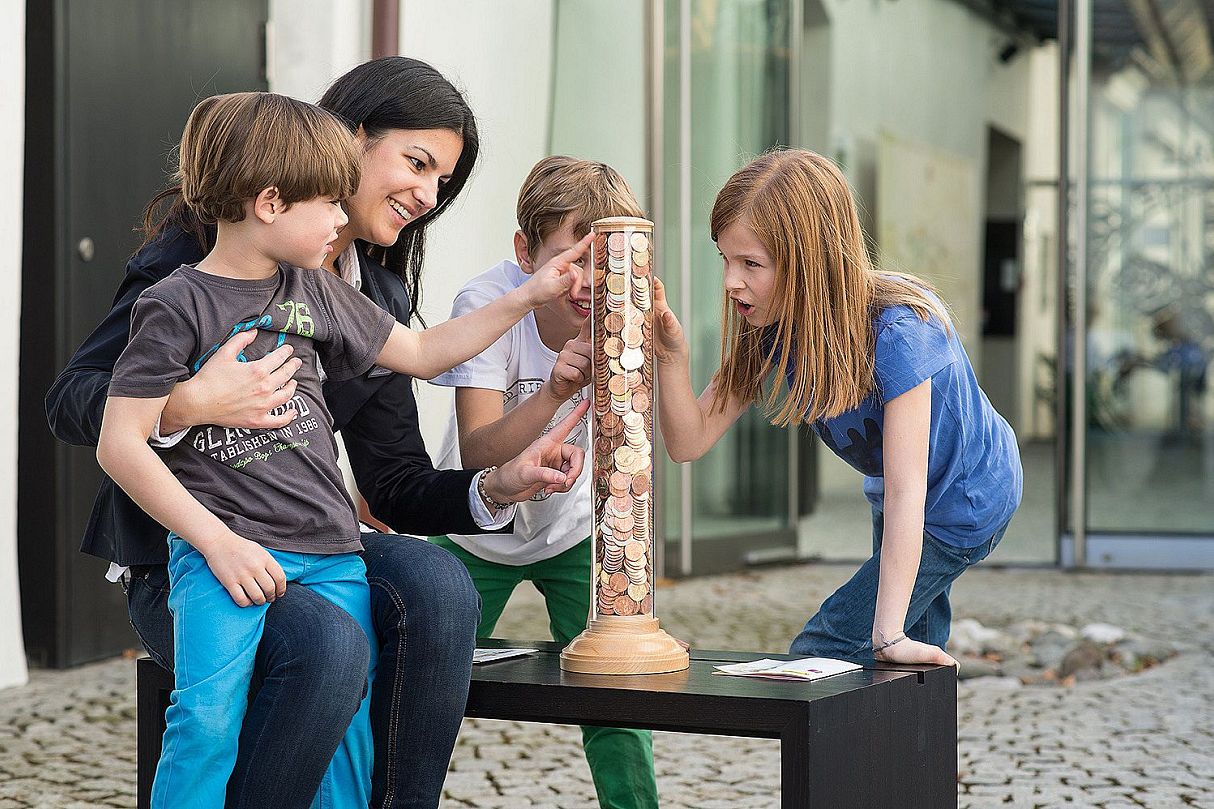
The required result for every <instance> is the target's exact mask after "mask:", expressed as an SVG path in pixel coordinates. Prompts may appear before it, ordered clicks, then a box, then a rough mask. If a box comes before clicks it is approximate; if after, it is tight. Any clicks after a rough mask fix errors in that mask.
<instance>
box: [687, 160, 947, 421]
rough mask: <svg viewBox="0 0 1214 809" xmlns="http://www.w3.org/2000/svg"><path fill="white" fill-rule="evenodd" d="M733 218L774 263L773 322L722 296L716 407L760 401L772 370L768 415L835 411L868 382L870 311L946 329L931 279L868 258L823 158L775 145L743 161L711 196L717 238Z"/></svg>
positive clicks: (841, 186) (843, 184)
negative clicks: (754, 320)
mask: <svg viewBox="0 0 1214 809" xmlns="http://www.w3.org/2000/svg"><path fill="white" fill-rule="evenodd" d="M739 220H741V221H743V222H745V223H746V224H747V225H748V226H749V227H750V228H751V230H753V232H754V234H755V236H756V237H758V239H759V241H760V242H762V243H763V246H764V247H765V248H766V249H767V252H768V253H770V254H771V257H772V258H773V259H774V261H775V264H776V266H775V270H776V284H775V293H774V295H773V301H772V304H773V307H774V311H775V313H776V322H775V323H774V324H773V325H772V326H770V327H765V328H756V327H753V326H751V325H749V324H748V323H747V322H746V321H745V319H743V318H742V316H741V315H740V314H739V313H738V312H737V311H736V310H735V308H734V307H732V306H731V305H730V301H729V299H728V297H726V299H725V301H724V304H725V305H724V314H723V315H722V320H721V368H720V370H719V371H717V376H716V398H715V399H714V401H713V407H714V408H724V407H725V405H726V402H727V401H728V400H730V399H734V400H737V401H741V402H743V403H746V404H749V403H752V402H758V401H759V400H760V398H762V397H763V382H764V380H765V379H767V377H768V376H769V375H770V374H771V372H772V371H773V370H775V371H776V372H777V374H778V376H777V378H776V380H774V384H772V386H771V391H770V392H769V393H768V394H767V396H766V399H765V401H764V406H765V407H766V408H767V412H768V415H769V416H770V417H771V419H772V424H776V425H779V426H786V425H789V424H800V423H802V422H813V421H816V420H818V419H823V418H833V417H835V416H838V415H839V414H841V413H844V412H846V411H848V410H851V409H853V408H855V407H857V406H859V404H860V403H861V402H862V401H863V400H864V399H865V398H866V397H867V396H868V395H869V394H870V393H872V391H873V387H874V384H875V382H874V378H873V374H874V371H873V367H874V349H875V344H876V336H875V334H874V333H873V318H874V316H875V315H876V314H877V313H878V312H880V311H881V310H882V309H885V308H887V307H890V306H898V305H903V306H908V307H910V308H911V309H912V310H913V311H914V312H915V313H916V314H917V315H918V316H919V317H920V318H922V319H923V320H927V319H928V318H930V317H935V318H937V319H938V320H939V321H940V322H941V323H942V324H943V325H944V327H945V328H946V329H950V330H951V325H950V324H949V318H948V313H947V311H946V310H945V308H944V306H943V304H942V303H941V302H940V301H939V299H938V298H937V297H935V294H936V293H935V290H934V289H932V287H931V285H930V284H928V283H927V282H926V281H923V280H921V279H918V278H915V277H914V276H910V275H905V274H903V273H896V272H891V271H888V270H877V269H876V268H874V267H873V265H872V262H871V261H870V260H869V256H868V251H867V249H866V248H865V244H864V234H863V232H862V230H861V229H860V217H859V215H858V213H857V211H856V205H855V202H854V200H853V198H852V193H851V188H850V187H849V186H848V184H847V179H846V178H845V177H844V176H843V173H842V172H841V171H840V170H839V168H838V166H836V165H835V164H834V163H832V162H831V161H830V160H828V159H827V158H825V157H822V156H821V155H819V154H815V153H814V152H810V151H806V150H804V149H779V150H773V151H770V152H767V153H765V154H763V155H760V156H759V157H757V158H756V159H755V160H753V161H751V162H750V163H749V164H748V165H746V166H744V167H743V168H742V169H741V170H739V171H738V172H737V173H736V174H734V175H733V176H732V177H730V178H729V180H728V181H727V182H726V183H725V186H724V187H723V188H722V189H721V191H720V193H718V194H717V199H716V202H715V203H714V204H713V207H712V216H711V229H712V238H713V241H716V239H717V237H718V236H719V235H720V233H721V231H723V230H724V229H725V228H727V227H729V226H730V225H731V224H733V223H734V222H736V221H739ZM767 329H773V330H774V347H773V344H772V342H771V336H770V335H769V336H768V339H767V341H765V340H764V332H765V331H766V330H767ZM789 368H791V369H792V374H791V379H790V382H789V386H788V394H787V396H785V397H784V398H783V401H781V390H782V389H783V387H784V386H783V385H782V384H780V383H781V382H782V381H783V377H784V375H785V372H786V370H787V369H789Z"/></svg>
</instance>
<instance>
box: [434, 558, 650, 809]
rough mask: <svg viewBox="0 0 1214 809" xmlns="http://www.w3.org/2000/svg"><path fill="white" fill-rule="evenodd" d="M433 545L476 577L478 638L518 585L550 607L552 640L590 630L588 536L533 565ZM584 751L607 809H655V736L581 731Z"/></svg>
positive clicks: (635, 732)
mask: <svg viewBox="0 0 1214 809" xmlns="http://www.w3.org/2000/svg"><path fill="white" fill-rule="evenodd" d="M430 541H431V542H433V543H434V544H436V545H439V546H440V547H443V548H446V549H447V550H449V551H451V553H453V554H455V555H456V556H457V557H459V560H460V561H461V562H463V563H464V565H465V566H467V568H468V572H469V573H470V574H472V582H473V584H475V585H476V592H477V593H479V594H480V597H481V623H480V626H478V627H477V628H476V636H477V637H478V638H487V637H489V636H490V635H491V634H493V628H494V627H495V626H497V620H498V618H500V617H501V615H502V610H503V609H505V607H506V601H508V600H509V598H510V594H511V593H513V592H514V588H515V587H516V586H518V584H519V583H520V582H524V581H529V582H531V583H532V584H533V585H535V589H536V590H539V591H540V595H542V596H543V597H544V602H545V604H547V606H548V622H549V626H550V628H551V629H552V638H553V640H555V641H556V642H557V643H561V644H566V643H568V642H569V641H571V640H573V638H574V637H576V636H577V635H578V633H580V632H581V631H582V630H583V629H585V628H586V619H587V617H589V615H590V538H589V537H587V538H586V539H585V540H583V541H582V542H579V543H578V544H577V545H575V546H573V547H572V548H570V549H569V550H567V551H565V552H564V553H562V554H560V555H558V556H554V557H553V558H551V559H545V560H543V561H542V562H536V563H535V564H531V565H517V566H516V565H499V564H497V563H495V562H487V561H485V560H484V559H481V558H480V557H478V556H474V555H472V554H471V553H468V551H466V550H464V549H463V548H461V547H460V546H458V545H456V544H455V543H454V542H452V541H451V540H450V539H448V538H447V537H445V536H441V537H431V538H430ZM582 749H584V750H585V751H586V762H587V763H588V764H589V765H590V774H591V776H592V777H593V778H594V789H595V791H596V792H597V793H598V796H599V806H601V807H602V808H603V809H657V806H658V785H657V779H656V778H655V777H654V774H653V734H652V733H651V732H649V731H647V730H632V729H629V728H592V727H583V728H582Z"/></svg>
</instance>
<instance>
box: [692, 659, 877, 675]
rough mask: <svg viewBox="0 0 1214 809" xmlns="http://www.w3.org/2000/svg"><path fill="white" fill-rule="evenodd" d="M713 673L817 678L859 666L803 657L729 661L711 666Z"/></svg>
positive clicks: (858, 666)
mask: <svg viewBox="0 0 1214 809" xmlns="http://www.w3.org/2000/svg"><path fill="white" fill-rule="evenodd" d="M713 668H714V669H716V670H715V671H714V672H713V674H728V675H731V676H734V677H770V678H772V679H776V680H819V679H821V678H823V677H831V676H833V675H835V674H843V673H844V672H847V671H856V670H857V669H860V668H861V666H860V664H858V663H849V662H847V661H846V660H832V659H831V658H829V657H805V658H802V659H800V660H772V659H770V658H763V659H762V660H752V661H751V662H749V663H731V664H729V665H727V666H713Z"/></svg>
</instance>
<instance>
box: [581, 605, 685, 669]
mask: <svg viewBox="0 0 1214 809" xmlns="http://www.w3.org/2000/svg"><path fill="white" fill-rule="evenodd" d="M690 664H691V662H690V657H689V656H688V654H687V650H686V649H684V648H683V647H682V646H681V645H680V644H679V642H678V641H677V640H675V639H674V638H672V637H671V636H670V635H667V634H666V633H665V632H664V631H663V630H662V629H661V628H659V627H658V619H657V618H651V617H649V616H647V615H630V616H622V615H606V616H601V617H598V618H591V619H590V626H588V627H587V628H586V630H585V631H584V632H582V634H580V635H578V636H577V637H576V638H574V639H573V640H572V641H570V642H569V645H568V646H566V647H565V651H563V652H561V668H562V669H564V670H565V671H576V672H578V673H579V674H663V673H666V672H670V671H682V670H683V669H685V668H687V667H688V666H689V665H690Z"/></svg>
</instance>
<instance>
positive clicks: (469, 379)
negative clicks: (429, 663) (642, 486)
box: [431, 156, 658, 809]
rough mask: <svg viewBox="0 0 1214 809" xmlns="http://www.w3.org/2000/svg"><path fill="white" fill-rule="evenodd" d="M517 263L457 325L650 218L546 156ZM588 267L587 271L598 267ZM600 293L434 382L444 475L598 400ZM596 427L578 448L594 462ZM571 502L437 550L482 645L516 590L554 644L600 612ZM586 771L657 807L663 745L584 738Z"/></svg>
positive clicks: (586, 538) (577, 434)
mask: <svg viewBox="0 0 1214 809" xmlns="http://www.w3.org/2000/svg"><path fill="white" fill-rule="evenodd" d="M517 214H518V224H519V230H518V231H516V232H515V234H514V253H515V256H516V257H517V259H518V263H517V264H516V263H515V262H513V261H508V260H507V261H503V262H502V263H501V264H498V265H497V266H496V267H493V268H492V269H490V270H488V271H487V272H484V273H481V274H480V275H478V276H477V277H476V278H473V279H472V280H471V281H469V282H468V283H467V284H466V285H465V286H464V288H463V289H462V290H460V293H459V295H457V296H456V298H455V304H454V306H453V307H452V317H458V316H459V315H461V314H464V313H465V312H470V311H473V310H474V309H477V308H480V307H482V306H485V305H486V304H488V303H490V302H492V301H494V300H497V299H498V298H500V297H501V296H503V295H505V294H506V293H508V292H510V291H511V290H514V289H517V288H518V287H519V286H520V285H522V284H523V283H524V282H525V281H526V280H527V278H528V277H529V275H530V273H532V272H533V271H534V270H535V269H536V268H538V267H541V266H543V264H544V262H545V261H547V260H548V258H550V257H551V256H554V255H557V254H558V253H560V252H561V251H562V250H564V249H565V248H567V247H570V246H572V245H574V244H577V242H578V239H579V238H580V237H581V236H584V235H585V234H586V233H588V232H589V231H590V223H591V222H593V221H594V220H596V219H601V218H604V217H608V216H643V215H644V214H643V213H642V211H641V209H640V205H638V204H637V201H636V197H634V196H633V194H632V191H631V189H629V187H628V184H627V183H626V182H625V181H624V178H623V177H621V176H620V175H619V174H618V173H617V172H616V171H615V170H614V169H612V168H611V167H610V166H607V165H605V164H603V163H593V162H590V161H587V160H576V159H574V158H571V157H560V156H557V157H546V158H544V159H543V160H541V161H540V162H539V163H537V164H536V165H535V167H534V168H532V170H531V173H530V174H529V175H528V176H527V179H526V180H525V181H524V182H523V187H522V189H521V190H520V191H519V198H518V209H517ZM585 266H588V262H587V264H586V265H585ZM589 314H590V285H589V278H588V277H587V278H585V280H584V282H583V284H582V287H581V289H580V290H578V291H577V292H575V293H573V294H572V295H569V296H564V297H561V298H558V299H556V300H554V301H552V302H550V303H549V304H547V305H546V306H544V307H541V308H539V309H536V310H535V311H534V312H533V313H531V314H529V315H527V316H526V317H524V318H523V319H522V320H520V321H519V322H518V323H516V324H515V325H514V326H513V327H512V328H511V329H510V331H508V332H507V333H506V334H505V335H503V336H502V337H501V338H500V339H499V340H498V341H497V342H496V343H494V344H493V345H492V346H490V347H489V348H488V349H487V350H486V351H484V352H483V353H482V354H481V355H480V356H478V357H475V358H473V359H471V360H468V361H467V362H465V363H463V364H462V365H459V366H456V367H455V368H453V369H452V370H450V371H448V372H447V373H445V374H442V375H441V376H438V377H436V378H435V379H434V380H433V382H434V384H436V385H446V386H449V387H454V388H456V392H455V413H454V414H453V416H452V419H451V422H450V425H449V427H448V430H447V436H446V440H445V441H444V442H443V449H442V452H441V455H440V458H439V463H438V466H439V467H440V468H445V469H458V468H462V467H472V466H476V467H488V466H493V465H494V464H498V463H503V462H505V461H507V460H509V459H510V458H512V457H513V456H514V455H516V454H517V453H518V452H520V451H521V450H522V449H524V448H525V447H526V446H527V445H528V444H530V443H531V442H532V441H534V440H535V438H536V436H537V435H540V434H542V433H546V432H547V431H548V430H550V429H551V428H552V427H553V425H555V424H557V423H558V422H559V421H560V420H561V419H562V418H564V417H565V416H566V415H567V414H568V413H569V412H570V411H572V410H573V409H574V408H575V407H577V406H578V404H579V403H580V402H582V401H583V400H585V399H586V398H588V397H589V395H590V389H589V387H587V386H588V385H589V384H590V382H591V377H592V351H591V346H590V342H589V322H588V320H587V318H588V316H589ZM588 418H589V417H588V416H583V417H582V422H581V424H579V425H578V426H577V427H575V428H574V430H573V432H572V433H571V434H570V436H569V438H567V439H566V441H567V442H569V443H574V444H576V445H577V446H580V447H582V448H583V449H584V450H586V452H587V454H589V452H590V437H589V433H590V429H589V423H588ZM591 477H592V475H590V474H586V475H582V476H580V477H579V478H578V480H577V482H576V483H575V484H574V486H573V488H572V489H571V490H570V491H568V492H566V493H556V494H552V495H544V494H543V493H541V494H539V495H537V496H536V497H535V498H533V499H532V500H530V501H528V502H525V503H520V504H519V506H518V511H517V512H516V515H515V518H514V533H512V534H486V535H481V536H449V537H448V536H441V537H432V538H431V541H432V542H434V543H435V544H438V545H441V546H442V547H444V548H446V549H447V550H449V551H451V552H452V553H454V554H455V555H456V556H457V557H459V558H460V559H461V560H462V561H463V562H464V564H465V565H466V566H467V567H468V571H469V573H471V574H472V581H473V583H474V584H475V585H476V589H477V592H478V593H479V594H480V597H481V623H480V626H479V627H478V628H477V637H488V636H489V635H490V634H492V632H493V628H494V626H495V625H496V624H497V620H498V618H499V617H500V616H501V614H502V609H503V608H504V607H505V606H506V601H507V600H508V599H509V598H510V594H511V593H512V592H513V591H514V588H515V587H516V586H517V585H518V584H519V583H520V582H522V581H530V582H531V583H532V584H533V585H535V588H536V589H537V590H539V592H540V593H541V594H542V595H543V596H544V601H545V603H546V605H547V607H548V617H549V622H550V626H551V629H552V637H553V638H554V639H555V640H556V641H557V642H559V643H568V642H569V641H570V640H572V639H573V638H574V637H575V636H576V635H577V634H578V633H579V632H581V631H582V630H583V629H585V628H586V618H587V616H588V615H589V613H590V590H591V588H590V569H591V564H590V555H591V550H590V533H591V524H590V485H591V484H590V478H591ZM582 742H583V747H584V748H585V751H586V760H587V761H588V763H589V764H590V772H591V775H592V776H593V777H594V785H595V790H596V791H597V792H598V798H599V805H600V806H602V807H604V808H606V807H611V809H622V808H623V807H653V808H655V809H656V807H657V805H658V795H657V783H656V781H655V779H654V772H653V735H652V734H651V733H650V732H648V731H640V730H631V729H623V728H598V727H584V728H582Z"/></svg>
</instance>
